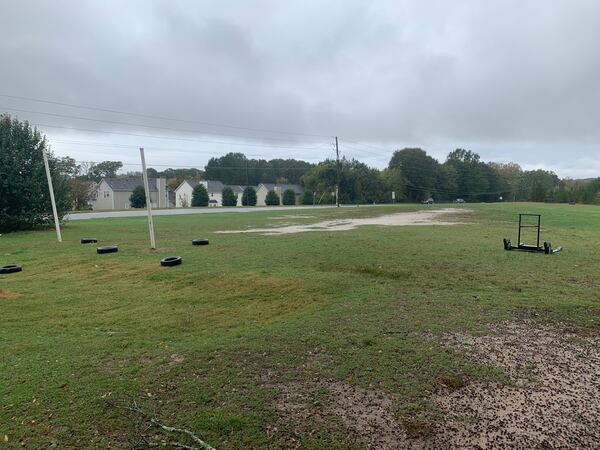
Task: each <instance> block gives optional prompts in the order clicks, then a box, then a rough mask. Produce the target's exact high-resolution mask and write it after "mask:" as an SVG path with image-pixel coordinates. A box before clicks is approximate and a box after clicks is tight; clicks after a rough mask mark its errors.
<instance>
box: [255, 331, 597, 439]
mask: <svg viewBox="0 0 600 450" xmlns="http://www.w3.org/2000/svg"><path fill="white" fill-rule="evenodd" d="M437 340H438V341H439V342H440V343H441V344H442V345H444V346H447V347H451V348H454V349H459V350H462V351H465V352H466V354H467V356H468V357H469V358H470V359H472V360H473V361H475V362H477V363H480V364H484V365H490V366H494V367H498V368H501V369H502V370H503V371H504V372H505V374H506V375H507V377H508V378H509V379H510V382H509V383H508V384H502V383H499V382H493V383H482V382H469V381H468V380H465V379H464V378H463V377H462V376H459V375H456V374H442V375H439V376H438V377H437V379H436V381H437V383H438V386H440V387H439V390H438V391H437V392H435V393H434V394H432V396H431V397H430V398H429V400H430V402H431V403H432V404H433V406H434V408H433V410H432V411H430V412H428V413H418V414H414V415H412V416H399V415H398V414H397V413H396V411H397V410H398V409H399V407H400V406H402V401H403V399H402V398H398V397H397V396H395V395H392V394H389V393H386V392H384V391H383V390H381V389H379V388H377V387H376V386H373V387H372V388H364V387H358V386H354V385H352V384H350V383H347V382H344V381H340V380H323V379H313V380H311V381H306V382H290V383H280V384H271V385H270V386H271V387H272V388H273V389H274V390H275V391H276V392H277V395H276V396H275V398H274V400H273V406H274V408H275V409H276V410H277V411H278V412H279V415H280V420H281V423H286V424H287V427H288V429H289V427H291V428H292V429H291V430H290V432H291V435H292V436H294V439H292V440H291V441H290V442H292V441H293V442H295V443H297V442H299V441H301V439H302V436H307V435H308V434H307V433H310V432H311V430H310V429H308V430H306V429H303V427H307V426H309V425H307V423H310V421H317V422H318V423H320V424H322V426H323V427H326V428H329V429H332V430H339V429H340V427H342V429H345V430H347V436H348V438H349V439H350V440H352V441H354V442H357V443H361V444H362V445H364V446H365V447H366V448H377V449H399V448H402V449H417V448H418V449H423V448H425V449H447V448H468V449H504V448H532V449H535V448H537V449H552V448H597V444H598V442H600V346H599V344H600V337H598V336H595V337H589V336H586V337H582V336H580V335H578V334H576V333H574V332H573V331H572V330H570V329H568V328H567V327H565V326H562V325H559V326H550V325H540V324H538V323H536V322H534V321H532V320H523V321H519V322H503V323H500V324H496V325H493V326H491V327H490V328H489V334H486V335H481V336H472V335H468V334H463V333H453V334H448V335H444V336H443V337H442V338H439V339H437ZM319 354H320V353H319ZM310 361H311V360H310V358H309V360H307V363H310ZM263 381H266V380H263ZM284 428H285V427H284V426H280V427H274V429H275V430H277V429H279V430H280V431H281V430H282V429H284ZM290 445H291V444H290ZM292 447H293V445H292V446H291V447H290V448H292Z"/></svg>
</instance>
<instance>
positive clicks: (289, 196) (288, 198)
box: [281, 189, 296, 205]
mask: <svg viewBox="0 0 600 450" xmlns="http://www.w3.org/2000/svg"><path fill="white" fill-rule="evenodd" d="M281 203H283V204H284V205H295V204H296V193H295V192H294V191H293V190H292V189H286V190H285V192H284V193H283V198H282V199H281Z"/></svg>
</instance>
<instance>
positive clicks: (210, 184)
mask: <svg viewBox="0 0 600 450" xmlns="http://www.w3.org/2000/svg"><path fill="white" fill-rule="evenodd" d="M183 183H187V184H189V185H190V186H191V187H192V189H194V188H195V187H196V186H198V185H199V184H200V183H201V182H200V181H197V180H184V181H182V183H181V184H183ZM202 183H206V184H207V188H206V190H207V191H208V193H209V194H210V193H211V192H212V193H216V192H218V193H219V194H220V193H221V192H222V191H223V188H224V187H225V186H223V183H221V182H220V181H216V180H208V181H202ZM180 186H181V185H180ZM233 192H235V190H234V191H233Z"/></svg>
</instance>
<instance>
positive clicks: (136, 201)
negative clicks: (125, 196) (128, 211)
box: [129, 186, 146, 208]
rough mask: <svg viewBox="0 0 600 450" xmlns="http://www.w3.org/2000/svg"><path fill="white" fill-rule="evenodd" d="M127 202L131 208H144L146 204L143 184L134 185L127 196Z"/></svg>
mask: <svg viewBox="0 0 600 450" xmlns="http://www.w3.org/2000/svg"><path fill="white" fill-rule="evenodd" d="M129 203H130V204H131V207H132V208H144V207H145V206H146V191H145V190H144V186H138V187H136V188H135V189H134V190H133V192H132V193H131V195H130V196H129Z"/></svg>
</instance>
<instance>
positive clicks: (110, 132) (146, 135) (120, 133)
mask: <svg viewBox="0 0 600 450" xmlns="http://www.w3.org/2000/svg"><path fill="white" fill-rule="evenodd" d="M35 125H36V126H38V127H48V128H60V129H64V130H75V131H85V132H90V133H103V134H117V135H121V136H135V137H143V138H150V139H167V140H173V141H186V142H201V143H207V144H222V145H241V146H246V147H260V148H279V149H282V148H285V149H288V150H319V149H321V148H322V145H325V144H322V145H321V147H297V146H294V147H288V146H282V145H265V144H250V143H247V142H226V141H210V140H205V139H194V138H182V137H174V136H159V135H152V134H140V133H126V132H121V131H106V130H94V129H89V128H77V127H65V126H61V125H51V124H44V123H37V124H35Z"/></svg>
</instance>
